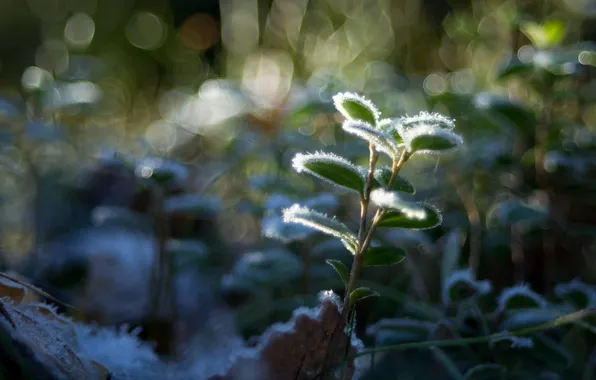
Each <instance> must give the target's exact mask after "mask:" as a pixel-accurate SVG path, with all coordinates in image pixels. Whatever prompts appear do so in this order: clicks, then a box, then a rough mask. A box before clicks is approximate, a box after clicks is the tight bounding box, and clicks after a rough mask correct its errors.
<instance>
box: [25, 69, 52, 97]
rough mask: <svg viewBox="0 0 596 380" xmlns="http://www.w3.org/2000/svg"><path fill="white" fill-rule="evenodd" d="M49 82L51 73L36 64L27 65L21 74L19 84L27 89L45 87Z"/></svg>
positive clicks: (32, 89)
mask: <svg viewBox="0 0 596 380" xmlns="http://www.w3.org/2000/svg"><path fill="white" fill-rule="evenodd" d="M51 82H52V75H51V74H50V73H48V72H47V71H46V70H44V69H41V68H39V67H37V66H30V67H27V68H26V69H25V71H24V72H23V75H22V76H21V85H22V86H23V88H24V89H25V90H28V91H34V90H40V89H43V88H46V87H47V86H48V85H49V84H50V83H51Z"/></svg>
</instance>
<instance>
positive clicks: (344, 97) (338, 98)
mask: <svg viewBox="0 0 596 380" xmlns="http://www.w3.org/2000/svg"><path fill="white" fill-rule="evenodd" d="M346 101H352V102H355V103H358V104H360V105H361V106H363V107H365V108H367V109H368V110H369V111H370V112H371V114H372V115H373V117H374V118H375V121H378V120H379V118H380V117H381V113H380V112H379V110H377V107H375V105H374V104H373V102H371V101H370V100H368V99H366V98H365V97H363V96H361V95H358V94H355V93H352V92H342V93H339V94H336V95H335V96H333V104H334V105H335V108H336V109H337V110H338V111H339V112H340V113H341V114H342V115H343V116H344V117H345V118H346V119H348V120H354V119H353V118H352V116H351V115H350V113H349V111H348V110H346V109H345V107H344V106H343V103H344V102H346Z"/></svg>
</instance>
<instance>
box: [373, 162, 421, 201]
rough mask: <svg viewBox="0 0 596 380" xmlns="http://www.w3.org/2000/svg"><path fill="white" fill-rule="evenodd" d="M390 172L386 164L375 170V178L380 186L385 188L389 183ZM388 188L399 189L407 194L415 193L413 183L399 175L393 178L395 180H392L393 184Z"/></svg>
mask: <svg viewBox="0 0 596 380" xmlns="http://www.w3.org/2000/svg"><path fill="white" fill-rule="evenodd" d="M391 174H392V170H391V168H390V167H388V166H383V167H380V168H378V169H376V170H375V179H376V180H377V181H378V183H379V185H380V186H382V187H384V188H387V186H388V185H389V180H390V179H391ZM388 190H393V191H399V192H402V193H407V194H415V193H416V189H415V188H414V185H412V183H410V181H408V180H407V179H405V178H404V177H402V176H400V175H398V176H397V178H395V181H393V186H391V188H390V189H388Z"/></svg>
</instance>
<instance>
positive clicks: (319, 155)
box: [292, 152, 364, 190]
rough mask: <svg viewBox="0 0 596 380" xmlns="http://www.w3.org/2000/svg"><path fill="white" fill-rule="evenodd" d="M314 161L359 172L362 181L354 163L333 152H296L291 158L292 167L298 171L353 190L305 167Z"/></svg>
mask: <svg viewBox="0 0 596 380" xmlns="http://www.w3.org/2000/svg"><path fill="white" fill-rule="evenodd" d="M316 162H323V163H329V164H334V165H338V166H342V167H344V168H345V169H348V170H350V171H352V172H355V173H358V174H360V177H361V178H362V181H364V177H363V176H362V173H361V171H360V170H359V169H358V168H357V167H356V165H354V164H352V163H351V162H350V161H348V160H346V159H345V158H343V157H341V156H338V155H337V154H333V153H326V152H315V153H306V154H304V153H297V154H296V155H295V156H294V158H293V159H292V167H293V168H294V170H296V171H297V172H298V173H302V172H305V173H308V174H310V175H312V176H315V177H317V178H319V179H321V180H323V181H325V182H327V183H330V184H332V185H334V186H338V187H342V188H346V189H348V190H353V189H351V188H349V187H345V186H341V185H338V184H337V183H335V182H333V181H330V180H329V179H327V178H325V177H323V176H321V175H319V174H318V173H316V172H314V171H312V170H310V169H308V168H307V167H306V165H308V164H309V163H316Z"/></svg>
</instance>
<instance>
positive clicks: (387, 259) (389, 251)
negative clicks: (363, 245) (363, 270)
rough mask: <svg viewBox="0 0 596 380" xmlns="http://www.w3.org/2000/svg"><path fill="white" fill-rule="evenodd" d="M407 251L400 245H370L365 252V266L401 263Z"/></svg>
mask: <svg viewBox="0 0 596 380" xmlns="http://www.w3.org/2000/svg"><path fill="white" fill-rule="evenodd" d="M405 258H406V251H405V250H404V249H403V248H398V247H389V246H385V247H369V248H368V249H367V250H366V253H365V254H364V266H367V267H372V266H383V265H394V264H399V263H401V262H402V261H403V260H404V259H405Z"/></svg>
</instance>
